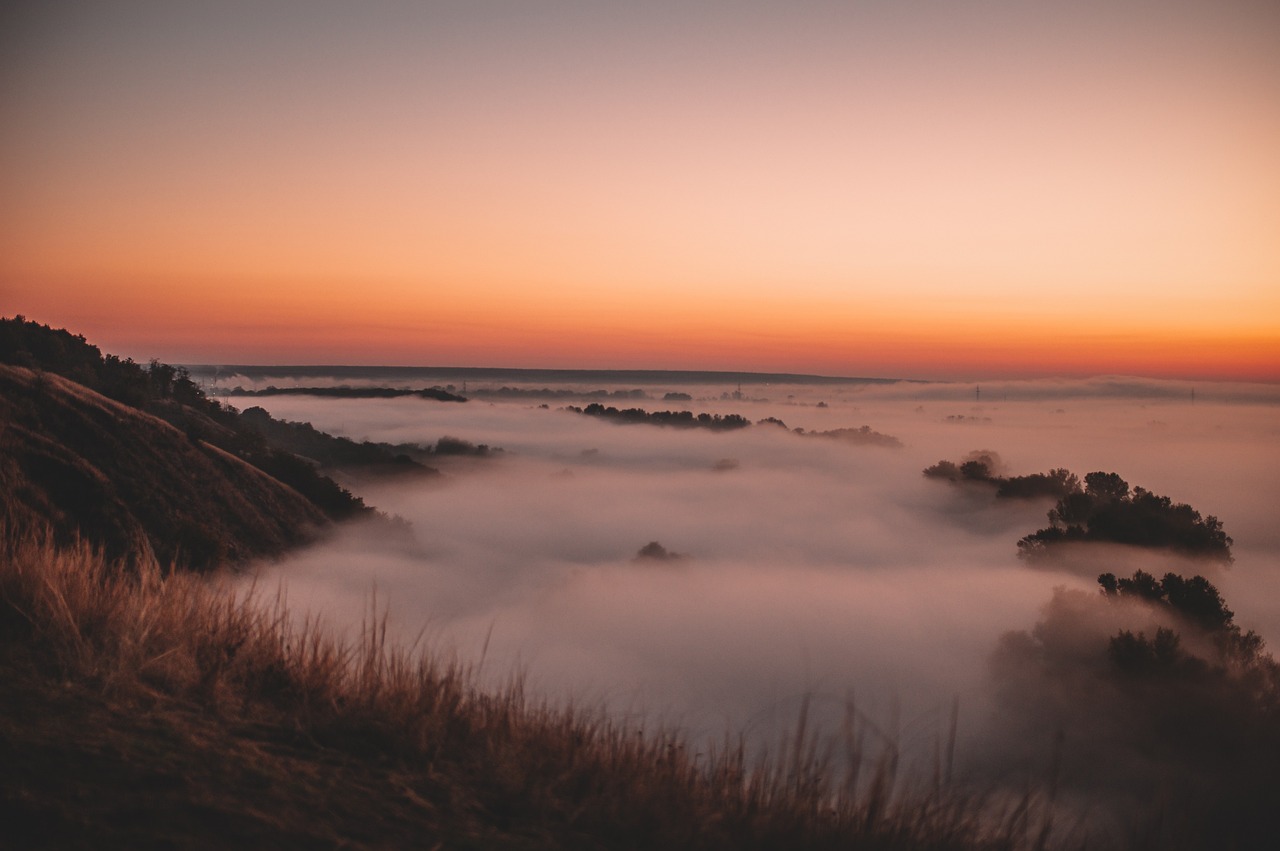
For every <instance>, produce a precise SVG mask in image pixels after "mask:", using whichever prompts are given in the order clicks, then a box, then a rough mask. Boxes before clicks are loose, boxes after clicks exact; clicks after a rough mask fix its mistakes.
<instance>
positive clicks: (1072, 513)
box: [1018, 472, 1232, 562]
mask: <svg viewBox="0 0 1280 851" xmlns="http://www.w3.org/2000/svg"><path fill="white" fill-rule="evenodd" d="M1084 478H1085V486H1084V490H1083V491H1073V492H1071V493H1068V494H1066V495H1065V496H1063V497H1062V498H1061V499H1059V500H1058V503H1057V505H1055V506H1054V507H1053V508H1052V509H1050V511H1049V524H1050V525H1049V526H1047V527H1045V528H1044V529H1040V530H1037V531H1036V532H1033V533H1032V534H1030V535H1027V536H1026V537H1025V538H1023V539H1022V540H1020V541H1018V554H1019V555H1020V556H1022V557H1023V558H1026V559H1031V560H1036V559H1039V558H1042V557H1044V556H1045V555H1046V554H1048V553H1049V552H1050V550H1051V549H1052V548H1053V547H1054V546H1056V545H1059V544H1064V543H1070V542H1077V541H1106V542H1110V543H1116V544H1128V545H1130V546H1137V547H1156V548H1166V549H1171V550H1175V551H1177V552H1180V553H1183V554H1186V555H1193V556H1206V557H1209V558H1214V559H1218V560H1221V561H1226V562H1230V561H1232V556H1231V543H1232V541H1231V538H1230V537H1229V536H1228V535H1227V534H1226V532H1224V531H1223V528H1222V521H1221V520H1219V519H1218V518H1217V517H1214V516H1213V515H1209V516H1207V517H1202V516H1201V515H1200V512H1199V511H1196V510H1195V509H1194V508H1192V507H1191V506H1189V505H1186V504H1185V503H1180V502H1174V501H1173V500H1172V499H1170V498H1169V497H1167V496H1160V495H1158V494H1154V493H1152V492H1151V491H1149V490H1146V489H1145V488H1140V487H1134V488H1132V489H1131V488H1130V487H1129V483H1128V482H1126V481H1125V480H1124V479H1122V478H1120V476H1118V475H1116V474H1115V473H1103V472H1094V473H1089V474H1088V475H1087V476H1085V477H1084Z"/></svg>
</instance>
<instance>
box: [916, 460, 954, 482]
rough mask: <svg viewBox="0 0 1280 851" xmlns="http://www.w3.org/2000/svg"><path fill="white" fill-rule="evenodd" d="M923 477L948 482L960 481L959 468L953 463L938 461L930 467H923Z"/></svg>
mask: <svg viewBox="0 0 1280 851" xmlns="http://www.w3.org/2000/svg"><path fill="white" fill-rule="evenodd" d="M924 475H925V476H926V477H927V478H930V479H947V480H948V481H952V482H958V481H959V480H960V467H959V466H958V465H957V464H956V463H955V462H954V461H939V462H938V463H937V464H934V465H933V466H932V467H925V468H924Z"/></svg>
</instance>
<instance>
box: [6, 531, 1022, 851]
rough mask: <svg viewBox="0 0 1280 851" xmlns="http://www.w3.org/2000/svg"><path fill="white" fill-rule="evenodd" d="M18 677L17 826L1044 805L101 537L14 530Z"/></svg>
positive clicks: (884, 838)
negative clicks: (559, 680) (654, 722)
mask: <svg viewBox="0 0 1280 851" xmlns="http://www.w3.org/2000/svg"><path fill="white" fill-rule="evenodd" d="M0 680H2V681H3V682H4V683H5V688H4V689H0V765H3V766H4V771H3V772H0V844H3V845H7V846H8V847H49V848H106V847H112V848H116V847H131V848H143V847H155V848H158V847H166V848H174V847H177V848H188V847H190V848H226V847H262V848H267V847H270V848H333V847H344V848H357V849H359V848H407V847H418V848H474V849H558V848H583V849H595V848H636V849H648V848H652V849H658V848H662V849H667V848H714V849H721V848H723V849H768V848H786V849H836V848H842V849H850V848H852V849H905V848H911V849H925V850H926V851H927V849H938V851H941V849H956V851H961V849H993V851H994V849H1013V848H1019V847H1027V848H1030V847H1034V839H1035V838H1036V836H1037V831H1038V825H1039V821H1038V820H1037V819H1035V818H1033V817H1032V816H1031V812H1030V811H1029V810H1028V809H1027V807H1026V806H1025V802H1023V804H1022V805H1021V806H1016V807H1014V808H1013V809H1012V810H1010V811H1009V813H1008V817H1007V818H1004V819H996V820H995V822H994V823H993V822H990V821H985V820H983V819H981V818H980V816H981V815H983V814H984V811H985V810H984V808H983V807H982V806H981V804H980V803H979V802H977V801H975V800H974V799H972V798H966V797H964V796H963V795H960V794H958V793H955V792H953V791H952V790H948V789H947V788H945V787H943V788H940V789H935V790H931V791H926V792H922V793H920V794H916V795H902V794H898V793H897V792H896V791H895V790H894V779H893V765H894V762H895V760H894V759H893V757H892V754H887V755H886V756H887V758H885V759H881V760H879V761H878V762H876V761H873V764H871V765H870V766H864V770H863V772H862V775H861V777H859V776H858V775H856V774H854V775H847V776H846V775H845V774H844V773H843V772H841V771H837V770H836V768H835V764H834V763H833V761H832V754H830V753H826V752H824V750H823V749H822V748H821V747H819V746H818V744H817V742H816V741H815V740H814V739H813V738H812V737H810V736H806V735H805V734H804V732H803V725H802V727H801V733H800V734H799V735H797V736H796V737H795V739H794V741H793V742H792V743H790V744H789V745H788V746H786V747H784V748H783V749H782V750H781V751H780V752H779V753H778V754H777V756H778V758H777V759H776V760H775V761H774V762H772V763H768V764H766V763H757V764H752V763H750V762H749V761H748V760H746V759H745V758H744V755H743V751H742V750H741V747H740V745H738V744H737V743H736V742H733V741H730V742H727V743H726V745H725V747H723V748H722V749H720V750H719V751H717V752H708V751H707V750H706V749H703V748H700V749H699V750H701V751H702V752H701V753H696V754H695V753H694V749H693V748H691V747H687V746H686V744H685V742H683V741H682V740H680V739H679V738H677V737H675V736H672V735H670V734H667V733H664V732H662V731H660V730H642V729H640V728H626V727H618V726H615V725H612V724H610V723H609V722H607V721H606V720H604V718H603V715H602V713H600V712H598V711H586V712H583V711H574V710H568V709H548V708H547V707H544V706H540V705H535V704H532V703H531V702H529V701H528V700H527V699H526V698H525V697H524V695H523V693H522V691H521V688H520V686H519V683H518V682H515V683H513V684H512V685H511V686H510V687H508V688H506V689H504V690H499V691H482V690H479V689H477V688H476V687H475V686H474V680H473V677H472V674H471V672H470V671H469V670H468V669H466V668H464V667H460V666H458V665H457V664H451V663H447V662H443V661H440V660H433V659H431V658H425V659H424V658H421V657H416V656H410V655H408V654H406V653H404V652H402V651H398V650H396V649H395V648H391V647H388V646H387V645H386V643H385V631H384V629H383V628H382V627H381V625H380V624H379V623H378V622H377V619H376V618H372V619H371V620H370V623H369V626H368V627H367V628H366V630H365V631H364V635H363V637H362V640H361V641H359V642H358V643H356V644H351V645H344V644H341V643H338V642H336V641H334V640H332V639H330V638H328V637H326V635H325V634H324V633H323V632H321V631H318V630H317V629H316V628H315V627H314V625H308V626H299V625H298V624H297V623H296V622H294V621H291V620H290V619H289V618H288V617H287V616H286V613H284V612H282V611H281V610H280V609H279V607H278V606H277V607H275V608H273V607H271V606H269V605H263V604H262V603H260V602H259V603H256V604H252V605H251V604H246V603H245V602H244V601H243V600H242V599H240V600H237V599H235V598H234V597H233V595H232V594H231V591H230V589H228V588H221V587H218V586H217V585H215V584H212V583H210V582H209V581H207V580H204V579H201V578H199V577H196V576H194V575H192V574H189V573H172V574H169V575H167V576H164V575H162V574H161V573H160V571H159V570H158V569H157V568H156V566H155V564H154V563H152V564H150V565H143V566H142V568H141V569H135V570H127V571H126V570H120V569H118V568H117V567H115V566H113V565H111V564H110V563H107V562H104V561H103V560H102V559H101V558H100V557H97V556H95V555H94V554H93V553H92V552H90V551H89V550H88V549H87V548H86V547H84V546H80V547H78V548H70V549H67V548H62V549H55V548H52V547H50V546H48V545H47V544H45V543H43V542H41V541H38V540H33V539H26V540H25V541H18V542H17V543H11V544H10V545H9V547H8V549H7V550H4V551H2V552H0ZM858 742H859V737H858V736H856V735H855V736H852V737H851V738H850V739H849V741H848V742H847V743H846V744H847V745H848V746H849V747H851V748H854V749H856V748H857V747H858ZM855 755H856V754H855ZM851 764H852V765H854V766H860V765H862V763H861V762H860V761H858V760H854V761H853V762H852V763H851ZM986 814H987V815H990V813H989V812H987V813H986ZM993 824H994V826H993Z"/></svg>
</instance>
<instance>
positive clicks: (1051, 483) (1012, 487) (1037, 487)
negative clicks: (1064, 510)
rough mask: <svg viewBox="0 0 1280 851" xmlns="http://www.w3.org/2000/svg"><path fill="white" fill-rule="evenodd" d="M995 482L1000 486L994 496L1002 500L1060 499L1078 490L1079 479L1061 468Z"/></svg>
mask: <svg viewBox="0 0 1280 851" xmlns="http://www.w3.org/2000/svg"><path fill="white" fill-rule="evenodd" d="M997 481H998V482H999V483H1000V484H999V487H998V488H997V489H996V496H998V497H1001V498H1003V499H1036V498H1039V497H1046V496H1048V497H1053V498H1054V499H1061V498H1063V497H1065V496H1067V495H1069V494H1073V493H1077V492H1078V491H1079V490H1080V479H1079V478H1078V477H1077V476H1076V475H1075V473H1072V472H1071V471H1070V470H1068V469H1066V468H1063V467H1058V468H1056V469H1053V470H1050V471H1049V472H1048V473H1032V474H1031V475H1029V476H1009V477H1007V478H1002V479H998V480H997Z"/></svg>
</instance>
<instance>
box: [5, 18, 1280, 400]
mask: <svg viewBox="0 0 1280 851" xmlns="http://www.w3.org/2000/svg"><path fill="white" fill-rule="evenodd" d="M0 15H2V16H3V19H2V20H0V24H3V25H2V26H0V33H2V34H0V115H3V121H0V313H3V314H4V315H12V314H15V313H22V314H25V315H26V316H27V317H28V318H32V319H36V320H38V321H41V322H47V323H49V324H53V325H55V326H66V327H69V328H71V329H72V330H74V331H77V332H79V333H83V334H85V335H86V336H87V337H88V338H89V339H90V340H92V341H93V342H95V343H97V344H99V345H101V346H102V347H103V348H104V349H106V350H107V351H112V352H117V353H120V354H122V355H129V356H133V357H136V358H140V359H141V358H149V357H160V358H161V359H163V360H167V361H171V362H179V363H199V362H215V363H299V364H301V363H363V364H418V365H474V366H505V367H549V368H572V367H587V368H652V369H662V368H668V369H672V368H690V369H729V370H759V371H787V372H811V373H818V374H828V375H869V376H882V377H913V378H964V379H969V378H984V377H993V376H994V377H1019V376H1037V375H1063V376H1078V375H1092V374H1130V375H1144V376H1168V377H1182V378H1229V379H1237V380H1261V381H1268V382H1274V381H1280V154H1278V153H1277V152H1278V151H1280V7H1277V6H1276V5H1275V4H1274V3H1270V2H1263V0H1258V2H1248V0H1225V1H1224V2H1207V0H1204V2H1202V1H1201V0H1187V2H1154V0H1152V1H1151V2H1147V0H1139V2H1131V3H1121V4H1117V3H1101V2H1099V3H1090V2H1086V3H1059V4H1026V3H1019V2H1011V0H1010V1H1006V0H989V2H970V3H952V2H916V3H910V4H902V3H890V2H883V1H882V0H868V2H794V3H787V4H782V3H777V4H770V3H757V2H734V3H729V2H702V3H687V2H668V0H658V2H651V3H643V4H641V3H623V2H577V0H551V1H550V2H536V0H529V2H484V0H478V2H414V3H410V2H369V3H361V4H350V3H339V2H301V0H294V2H240V0H227V2H220V3H195V2H183V0H173V2H118V3H111V4H100V3H91V2H79V3H74V2H73V3H63V4H47V3H31V2H18V3H13V4H7V5H6V10H5V11H4V12H2V13H0Z"/></svg>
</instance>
